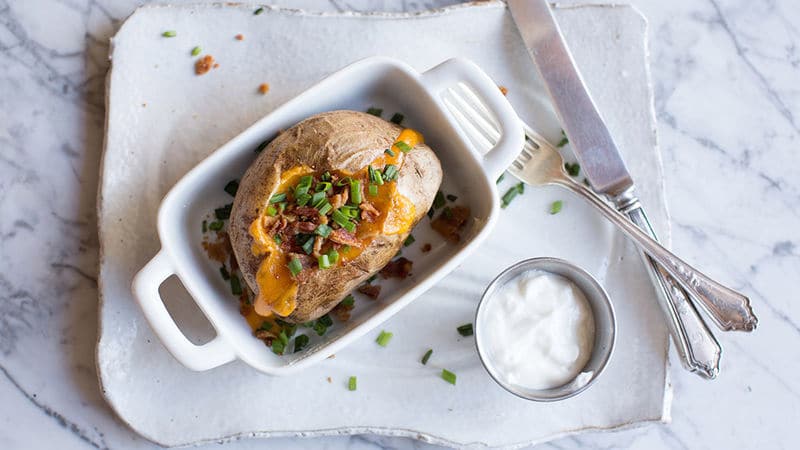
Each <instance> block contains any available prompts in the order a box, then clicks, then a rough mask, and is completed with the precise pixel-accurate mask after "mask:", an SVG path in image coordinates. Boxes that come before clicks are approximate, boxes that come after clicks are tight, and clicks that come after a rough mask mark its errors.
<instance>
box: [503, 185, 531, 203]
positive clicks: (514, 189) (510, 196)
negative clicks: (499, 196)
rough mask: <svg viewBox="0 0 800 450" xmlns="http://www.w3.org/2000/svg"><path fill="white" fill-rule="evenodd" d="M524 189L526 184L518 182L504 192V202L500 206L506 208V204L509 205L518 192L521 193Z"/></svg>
mask: <svg viewBox="0 0 800 450" xmlns="http://www.w3.org/2000/svg"><path fill="white" fill-rule="evenodd" d="M524 191H525V185H524V184H522V183H517V184H516V185H514V186H513V187H512V188H511V189H509V190H508V191H506V193H505V194H503V202H502V204H501V205H500V206H501V207H502V208H505V207H506V206H508V205H509V203H511V201H512V200H514V197H516V196H517V194H521V193H523V192H524Z"/></svg>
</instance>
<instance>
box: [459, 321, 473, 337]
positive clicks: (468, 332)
mask: <svg viewBox="0 0 800 450" xmlns="http://www.w3.org/2000/svg"><path fill="white" fill-rule="evenodd" d="M456 330H458V334H460V335H462V336H464V337H467V336H472V333H473V331H472V324H471V323H465V324H464V325H461V326H460V327H458V328H456Z"/></svg>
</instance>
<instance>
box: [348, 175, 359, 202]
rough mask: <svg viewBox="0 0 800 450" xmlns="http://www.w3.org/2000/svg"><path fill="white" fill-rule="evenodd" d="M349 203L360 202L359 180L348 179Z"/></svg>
mask: <svg viewBox="0 0 800 450" xmlns="http://www.w3.org/2000/svg"><path fill="white" fill-rule="evenodd" d="M350 203H352V204H354V205H358V204H360V203H361V182H360V181H358V180H351V181H350Z"/></svg>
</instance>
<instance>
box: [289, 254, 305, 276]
mask: <svg viewBox="0 0 800 450" xmlns="http://www.w3.org/2000/svg"><path fill="white" fill-rule="evenodd" d="M302 271H303V263H301V262H300V258H298V257H296V256H295V257H294V258H292V260H291V261H289V272H291V273H292V276H293V277H294V276H297V274H298V273H300V272H302Z"/></svg>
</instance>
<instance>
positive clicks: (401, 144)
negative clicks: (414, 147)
mask: <svg viewBox="0 0 800 450" xmlns="http://www.w3.org/2000/svg"><path fill="white" fill-rule="evenodd" d="M394 146H395V147H397V148H399V149H400V151H401V152H403V153H408V152H410V151H411V146H410V145H408V144H406V143H405V142H403V141H397V142H395V143H394Z"/></svg>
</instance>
